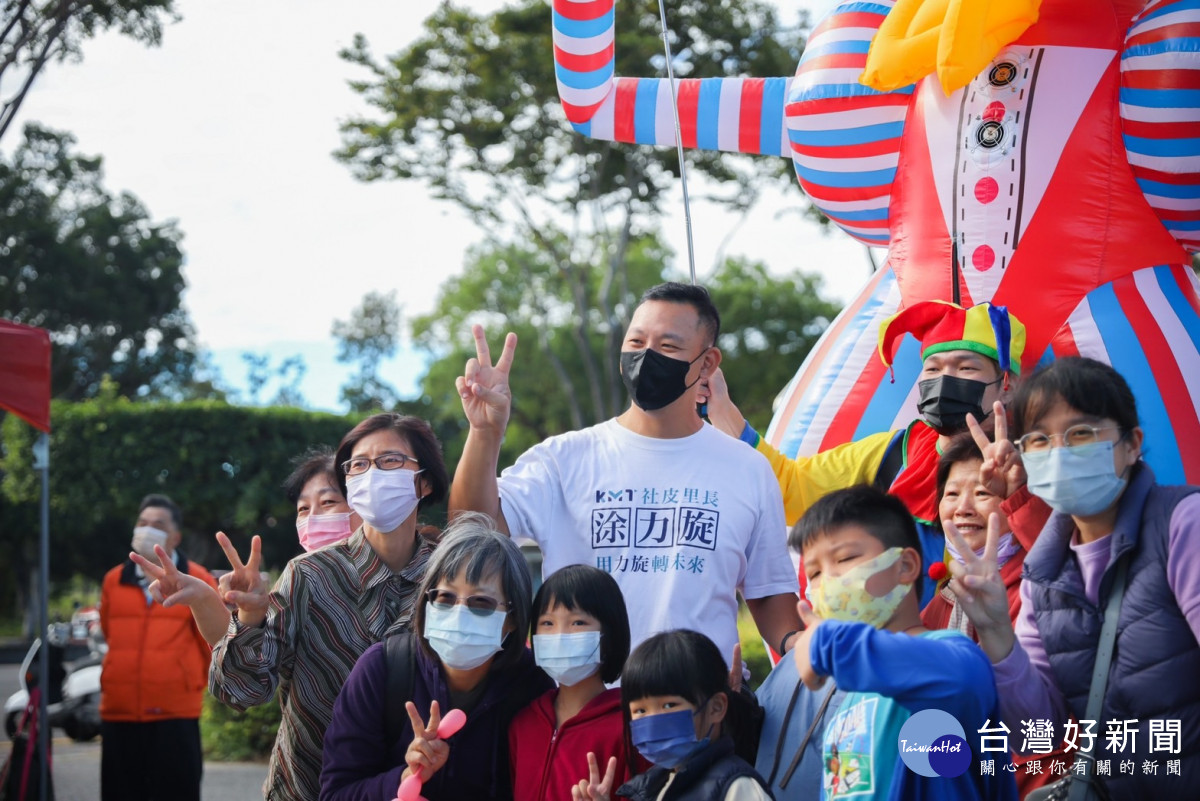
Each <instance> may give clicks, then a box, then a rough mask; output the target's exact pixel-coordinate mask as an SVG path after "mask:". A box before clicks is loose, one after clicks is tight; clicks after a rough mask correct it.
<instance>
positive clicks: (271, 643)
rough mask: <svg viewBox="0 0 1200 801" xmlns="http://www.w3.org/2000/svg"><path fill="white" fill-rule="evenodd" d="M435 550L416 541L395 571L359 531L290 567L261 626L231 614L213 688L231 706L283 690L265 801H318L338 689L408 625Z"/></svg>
mask: <svg viewBox="0 0 1200 801" xmlns="http://www.w3.org/2000/svg"><path fill="white" fill-rule="evenodd" d="M432 548H433V546H432V545H431V544H430V543H428V542H426V541H425V540H419V546H418V550H417V553H416V555H415V556H414V557H413V559H412V561H411V562H409V564H408V565H407V566H406V567H405V568H404V569H403V570H401V571H400V572H399V573H393V572H392V571H391V570H389V569H388V567H387V565H385V564H384V563H383V562H382V561H380V559H379V557H378V556H377V555H376V554H375V551H374V550H373V549H372V548H371V546H370V544H369V543H368V542H367V541H366V539H365V538H364V536H363V531H362V529H361V528H360V529H359V530H358V531H356V532H355V533H354V534H353V535H352V536H351V537H350V538H349V539H347V540H345V541H343V542H340V543H338V544H336V545H330V546H328V547H326V548H322V549H320V550H317V551H313V552H312V553H309V554H305V555H303V556H298V557H296V558H295V559H293V560H292V561H291V562H289V563H288V566H287V567H286V568H285V569H284V571H283V575H282V576H280V577H279V581H278V583H277V584H276V585H275V588H274V590H272V592H271V605H270V609H269V611H268V612H267V619H266V621H265V624H264V625H263V626H262V627H259V628H242V627H240V626H239V625H238V624H237V616H236V615H234V620H233V621H231V622H230V628H229V632H228V633H227V634H226V635H225V637H224V638H222V640H221V641H220V642H219V643H217V646H216V647H215V648H214V649H213V659H212V665H211V667H210V669H209V676H208V686H209V690H210V691H211V692H212V694H213V695H214V696H216V697H217V698H218V699H220V700H221V701H223V702H224V703H226V704H228V705H229V706H231V707H234V708H235V709H245V708H247V707H251V706H256V705H258V704H263V703H266V702H267V701H269V700H270V699H271V696H272V695H274V693H275V689H276V687H278V688H279V705H280V707H281V709H282V711H283V720H282V722H281V723H280V726H279V734H278V736H277V737H276V738H275V747H274V749H273V750H272V752H271V765H270V769H269V771H268V773H267V780H266V783H265V784H264V786H263V797H264V798H266V799H271V800H272V801H275V800H283V799H297V800H299V799H305V800H307V799H313V798H316V797H317V795H318V793H319V792H320V777H321V747H322V740H323V739H324V736H325V728H326V727H327V726H328V725H329V721H330V719H331V717H332V716H333V702H334V700H335V699H336V698H337V694H338V691H339V690H340V689H341V687H342V684H343V683H344V682H345V680H346V677H347V676H348V675H350V669H351V668H353V667H354V663H355V662H356V661H357V660H358V657H359V656H361V655H362V653H363V652H364V651H365V650H367V648H368V647H369V646H370V645H371V644H373V643H376V642H379V641H380V640H382V639H383V637H384V635H385V634H387V633H388V632H389V631H392V630H395V629H400V628H403V627H405V626H407V625H408V621H409V618H410V617H411V615H412V608H413V603H414V601H415V597H416V591H417V585H418V584H419V583H420V581H421V578H422V577H423V576H424V574H425V566H426V564H427V563H428V561H429V555H430V553H431V552H432Z"/></svg>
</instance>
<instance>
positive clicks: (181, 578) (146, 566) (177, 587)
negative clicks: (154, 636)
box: [129, 545, 215, 609]
mask: <svg viewBox="0 0 1200 801" xmlns="http://www.w3.org/2000/svg"><path fill="white" fill-rule="evenodd" d="M154 555H155V556H157V557H158V561H159V564H155V563H154V562H151V561H150V560H149V559H147V558H146V557H144V556H142V555H141V554H140V553H130V554H129V558H130V559H132V560H133V561H135V562H137V563H138V564H139V565H140V566H141V568H142V570H143V571H144V572H145V574H146V575H147V576H149V577H150V578H152V579H154V581H152V582H150V586H149V587H147V588H146V591H147V592H149V593H150V597H151V598H153V599H154V600H156V601H158V602H159V603H160V604H162V605H163V608H164V609H170V608H171V607H172V606H175V605H177V604H183V605H184V606H187V607H193V606H196V605H198V604H199V603H200V602H202V601H203V600H205V598H206V597H209V596H211V595H213V594H214V593H215V590H213V588H212V587H211V586H209V584H208V583H207V582H206V581H205V580H204V579H202V578H198V577H197V576H191V575H188V574H187V573H180V572H179V568H177V567H175V560H173V559H172V558H171V557H170V556H167V552H166V551H164V550H163V547H162V546H161V545H155V546H154Z"/></svg>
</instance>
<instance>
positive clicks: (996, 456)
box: [967, 401, 1025, 498]
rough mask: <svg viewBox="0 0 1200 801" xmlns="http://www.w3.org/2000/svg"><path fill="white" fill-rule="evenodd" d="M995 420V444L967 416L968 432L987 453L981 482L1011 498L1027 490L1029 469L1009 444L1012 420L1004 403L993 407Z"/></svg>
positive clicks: (972, 417) (1004, 496)
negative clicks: (1024, 487) (1027, 471)
mask: <svg viewBox="0 0 1200 801" xmlns="http://www.w3.org/2000/svg"><path fill="white" fill-rule="evenodd" d="M992 417H993V418H995V421H996V433H995V442H989V441H988V438H987V434H985V433H983V428H982V427H981V426H980V425H979V421H977V420H976V419H975V416H974V415H971V414H968V415H967V428H968V429H970V431H971V436H972V437H974V438H975V444H976V445H978V446H979V450H980V451H981V452H982V453H983V465H982V466H981V467H980V468H979V482H980V483H981V484H983V485H984V487H986V488H987V491H988V492H990V493H992V494H993V495H995V496H997V497H999V498H1007V497H1009V496H1011V495H1012V494H1013V493H1015V492H1016V491H1017V490H1019V489H1021V487H1023V486H1025V465H1024V464H1023V463H1022V462H1021V454H1020V453H1018V452H1017V448H1016V446H1015V445H1013V444H1012V443H1011V442H1009V440H1008V417H1007V416H1006V415H1005V413H1004V404H1003V403H1001V402H1000V401H996V402H995V403H994V404H992Z"/></svg>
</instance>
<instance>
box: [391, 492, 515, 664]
mask: <svg viewBox="0 0 1200 801" xmlns="http://www.w3.org/2000/svg"><path fill="white" fill-rule="evenodd" d="M395 472H399V471H395ZM506 617H507V616H506V615H505V614H504V613H503V612H500V611H497V612H493V613H492V614H490V615H477V614H475V613H474V612H471V611H469V610H468V609H467V607H466V605H465V604H455V605H454V606H452V607H450V608H449V609H442V608H441V607H439V606H438V605H436V604H431V603H426V604H425V641H426V642H428V643H429V647H430V648H432V649H433V651H434V653H436V654H437V655H438V657H439V658H440V659H441V660H442V663H443V664H444V665H445V666H446V667H449V668H454V669H455V670H472V669H474V668H477V667H479V666H480V665H482V664H483V663H484V662H486V661H488V660H489V659H491V658H492V655H493V654H497V653H499V652H500V648H501V646H502V644H503V642H504V620H505V618H506Z"/></svg>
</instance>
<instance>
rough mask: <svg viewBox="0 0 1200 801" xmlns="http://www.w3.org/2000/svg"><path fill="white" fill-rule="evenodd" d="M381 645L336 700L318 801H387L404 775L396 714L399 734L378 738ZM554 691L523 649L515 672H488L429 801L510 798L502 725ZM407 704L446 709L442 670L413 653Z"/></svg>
mask: <svg viewBox="0 0 1200 801" xmlns="http://www.w3.org/2000/svg"><path fill="white" fill-rule="evenodd" d="M384 653H385V652H384V644H383V643H381V642H380V643H375V644H374V645H372V646H371V647H370V648H368V649H367V650H366V651H365V652H364V653H363V655H362V656H361V657H359V659H358V662H357V663H356V664H355V665H354V669H353V670H352V671H350V676H349V677H348V678H347V679H346V683H345V685H344V686H343V687H342V690H341V692H340V693H339V694H338V697H337V701H336V702H335V703H334V706H333V720H332V721H331V722H330V724H329V728H328V729H326V730H325V750H324V757H323V759H324V761H323V764H322V767H321V796H320V797H321V801H392V799H394V798H395V797H396V790H397V788H399V786H400V777H401V774H403V773H404V769H405V767H406V766H405V762H404V752H405V751H406V750H407V749H408V746H409V744H410V743H411V742H412V738H413V731H412V724H411V723H409V722H408V715H407V714H405V713H403V712H401V719H403V720H404V730H403V732H402V734H401V736H400V739H399V740H397V741H396V742H394V743H388V742H387V741H386V740H387V738H386V736H385V734H384V728H385V718H384V698H385V696H386V688H387V664H386V659H385V656H384ZM553 686H554V682H552V681H550V679H549V678H548V677H547V676H546V674H545V673H543V672H542V670H541V668H538V667H537V666H536V665H535V664H534V662H533V656H532V654H530V652H529V650H528V649H525V651H524V653H523V654H522V655H521V660H520V662H518V663H517V664H516V665H515V666H512V667H509V668H507V669H504V670H496V669H493V670H492V672H491V673H490V674H489V676H488V684H487V688H486V689H485V690H484V693H483V697H482V698H480V700H479V702H478V704H477V705H476V706H475V708H474V709H473V710H471V711H470V712H468V713H467V722H466V724H465V725H464V726H463V728H462V730H461V731H459V732H458V734H456V735H454V736H453V737H451V738H450V739H449V740H448V741H447V742H448V743H449V744H450V758H449V761H447V763H446V765H445V766H444V767H443V768H442V769H441V770H439V771H438V772H437V773H435V774H434V775H433V776H432V777H431V778H430V779H429V781H428V782H426V784H425V785H424V787H423V788H422V790H421V795H423V796H424V797H425V798H427V799H428V800H429V801H439V799H445V800H446V801H450V799H462V798H471V799H476V798H478V799H510V798H512V780H511V779H510V777H509V775H508V724H509V723H510V722H511V721H512V718H513V716H514V715H516V713H517V712H518V711H519V710H520V709H521V708H523V707H524V706H525V705H526V704H528V703H529V702H530V701H532V700H533V699H534V698H536V697H538V696H539V695H541V694H542V693H544V692H545V691H546V690H548V689H550V688H551V687H553ZM412 701H413V703H414V704H416V705H417V709H419V710H421V714H422V716H427V715H428V714H429V704H430V702H432V701H437V702H438V706H439V707H440V708H441V710H442V713H443V714H445V713H446V712H448V711H449V710H450V709H451V708H452V707H451V704H450V692H449V689H448V688H447V686H446V679H445V676H443V675H442V671H441V666H440V665H439V663H438V662H436V661H435V660H432V659H430V658H429V657H427V656H426V655H425V654H424V652H422V651H421V650H419V649H418V650H417V676H416V679H415V681H414V682H413V698H412Z"/></svg>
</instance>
